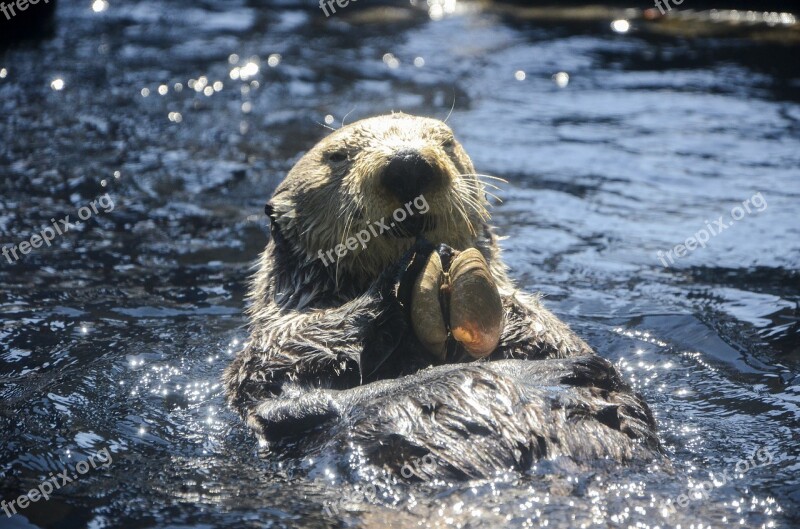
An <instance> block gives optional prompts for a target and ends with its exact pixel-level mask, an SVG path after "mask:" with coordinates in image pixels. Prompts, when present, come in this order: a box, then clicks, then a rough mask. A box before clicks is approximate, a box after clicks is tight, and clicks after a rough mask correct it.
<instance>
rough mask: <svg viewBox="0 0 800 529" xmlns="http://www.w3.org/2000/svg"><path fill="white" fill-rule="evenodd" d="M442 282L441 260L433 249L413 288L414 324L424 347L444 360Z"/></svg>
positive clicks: (445, 337) (445, 333)
mask: <svg viewBox="0 0 800 529" xmlns="http://www.w3.org/2000/svg"><path fill="white" fill-rule="evenodd" d="M443 283H444V272H443V271H442V260H441V259H440V258H439V254H438V253H436V252H433V253H432V254H431V256H430V257H429V258H428V262H427V263H426V264H425V269H424V270H423V271H422V273H420V274H419V275H418V276H417V279H416V280H415V281H414V287H413V289H412V291H411V326H412V328H413V329H414V334H416V335H417V338H419V340H420V342H422V344H423V345H424V346H425V348H426V349H427V350H428V351H429V352H430V353H431V354H433V355H434V356H435V357H437V358H438V359H439V360H441V361H444V359H445V355H446V353H447V349H446V346H445V342H446V341H447V327H446V326H445V322H444V316H442V306H441V303H440V302H439V291H440V290H441V288H442V284H443Z"/></svg>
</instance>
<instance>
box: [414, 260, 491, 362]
mask: <svg viewBox="0 0 800 529" xmlns="http://www.w3.org/2000/svg"><path fill="white" fill-rule="evenodd" d="M410 317H411V325H412V328H413V330H414V333H415V335H416V336H417V338H418V339H419V341H420V342H421V343H422V344H423V345H424V346H425V348H426V349H427V350H428V352H430V353H431V354H432V355H434V356H435V357H436V358H438V359H439V360H440V361H445V360H446V357H447V349H448V347H447V342H448V337H450V338H451V339H452V340H453V341H456V342H458V343H460V344H461V346H462V347H463V349H464V350H465V351H466V352H467V354H468V355H469V356H471V357H472V358H483V357H485V356H487V355H489V354H491V353H492V351H494V350H495V348H496V347H497V344H498V343H499V341H500V335H501V333H502V332H503V319H504V318H503V304H502V301H501V299H500V293H499V292H498V291H497V285H496V284H495V282H494V279H493V278H492V274H491V271H490V270H489V264H488V263H487V262H486V259H484V257H483V255H482V254H481V253H480V252H479V251H478V250H476V249H475V248H470V249H467V250H465V251H463V252H456V251H454V250H452V249H451V248H449V247H446V246H444V245H443V246H442V247H440V248H439V250H438V251H436V252H432V253H431V254H430V256H428V258H427V260H426V262H425V266H424V268H423V269H422V271H421V272H420V273H419V275H418V276H417V278H416V281H415V282H414V285H413V287H412V291H411V308H410Z"/></svg>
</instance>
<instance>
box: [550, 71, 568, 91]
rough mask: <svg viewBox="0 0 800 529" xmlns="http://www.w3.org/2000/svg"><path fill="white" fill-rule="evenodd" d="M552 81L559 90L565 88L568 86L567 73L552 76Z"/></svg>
mask: <svg viewBox="0 0 800 529" xmlns="http://www.w3.org/2000/svg"><path fill="white" fill-rule="evenodd" d="M553 81H554V82H555V83H556V86H557V87H559V88H565V87H566V86H567V85H568V84H569V74H568V73H567V72H558V73H557V74H553Z"/></svg>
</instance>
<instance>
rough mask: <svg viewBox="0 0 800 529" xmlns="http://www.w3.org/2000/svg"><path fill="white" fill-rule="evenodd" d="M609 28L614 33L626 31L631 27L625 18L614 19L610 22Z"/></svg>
mask: <svg viewBox="0 0 800 529" xmlns="http://www.w3.org/2000/svg"><path fill="white" fill-rule="evenodd" d="M611 29H612V30H613V31H614V32H615V33H627V32H628V30H630V29H631V23H630V22H628V21H627V20H625V19H620V20H615V21H614V22H612V23H611Z"/></svg>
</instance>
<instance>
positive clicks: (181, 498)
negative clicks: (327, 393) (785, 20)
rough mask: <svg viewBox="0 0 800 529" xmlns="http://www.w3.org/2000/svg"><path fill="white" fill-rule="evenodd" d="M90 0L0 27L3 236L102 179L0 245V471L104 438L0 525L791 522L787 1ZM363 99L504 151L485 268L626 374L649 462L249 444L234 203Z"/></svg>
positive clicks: (243, 228)
mask: <svg viewBox="0 0 800 529" xmlns="http://www.w3.org/2000/svg"><path fill="white" fill-rule="evenodd" d="M93 5H95V6H96V7H102V3H101V4H100V5H97V2H95V3H94V4H92V2H88V1H87V2H75V1H64V2H61V3H60V4H59V12H58V19H57V27H56V33H55V35H54V36H53V37H52V38H51V39H46V40H43V41H38V42H34V43H29V44H27V45H25V46H23V47H15V48H13V49H10V50H7V51H5V52H3V54H2V55H0V112H2V120H1V121H0V175H2V184H0V186H1V188H2V197H1V198H0V204H2V210H1V211H0V240H2V243H3V245H10V244H17V245H18V244H19V243H20V242H22V241H25V240H28V239H30V237H31V235H33V234H35V233H39V232H40V231H41V230H42V229H43V228H44V227H46V226H50V225H52V223H53V222H57V221H58V219H63V218H64V217H65V216H66V215H69V216H70V218H71V220H72V221H75V220H78V215H79V213H80V208H82V207H85V206H87V205H88V204H90V203H91V202H92V201H93V200H97V199H98V197H101V196H104V195H105V194H106V193H108V196H109V197H110V199H111V200H112V201H113V209H110V210H109V211H105V210H104V209H103V208H99V209H98V211H97V213H94V212H93V213H92V214H91V216H90V217H89V218H87V219H86V220H85V221H82V222H81V224H80V225H74V226H72V227H71V228H70V229H69V231H68V232H67V233H66V234H64V235H63V236H58V237H56V238H55V239H54V240H53V242H52V244H51V246H50V247H42V248H38V249H35V250H33V251H31V252H30V253H29V254H27V255H24V256H22V258H21V259H19V260H18V261H14V262H13V263H10V262H8V260H7V259H6V258H3V259H2V264H1V265H0V280H1V281H2V285H3V288H2V291H0V311H2V316H0V321H2V327H0V360H2V362H0V380H2V386H1V387H2V389H0V398H1V399H2V400H1V401H0V493H1V495H2V498H3V499H5V500H7V501H9V500H11V499H13V498H15V497H17V496H19V495H20V494H21V493H22V492H24V491H27V490H30V489H31V488H34V487H36V486H38V485H39V483H40V482H41V481H42V480H43V479H49V475H50V473H51V472H52V473H53V474H56V473H60V472H61V471H62V469H63V468H65V466H66V467H67V468H69V469H74V468H75V465H76V463H77V462H79V461H82V460H85V459H87V458H88V457H90V456H94V455H96V454H97V453H98V452H99V451H101V450H104V449H107V450H108V453H109V454H110V456H111V462H110V463H109V464H108V465H98V466H97V468H92V469H91V470H89V471H88V472H86V473H85V474H84V475H81V476H79V477H78V479H76V480H75V481H74V482H72V483H68V484H66V485H64V486H63V488H60V489H59V490H57V491H56V492H54V493H53V495H52V498H51V499H50V500H49V501H47V502H44V501H38V502H36V503H33V504H32V505H31V506H29V507H27V508H26V509H22V510H20V511H19V512H20V514H19V515H17V516H15V517H13V518H10V519H9V518H7V517H5V516H4V515H0V526H2V527H19V528H23V527H42V528H51V527H52V528H55V527H58V528H66V527H92V528H103V527H202V528H205V527H223V526H237V527H298V526H303V527H335V526H366V527H375V526H393V527H409V526H411V525H420V526H433V527H439V526H441V527H445V526H447V527H450V526H455V527H501V526H502V527H533V526H537V527H539V526H545V527H582V526H586V527H590V526H599V527H605V526H609V525H612V526H615V525H622V526H636V527H673V526H678V525H680V526H681V527H684V528H685V527H720V526H726V525H728V524H730V525H733V524H737V525H740V526H744V527H761V526H765V527H790V526H792V525H793V524H797V523H798V522H800V519H798V515H797V512H798V508H799V507H800V479H799V478H798V477H797V476H798V475H800V473H799V472H798V471H799V470H800V465H798V461H797V456H798V453H799V452H800V449H798V447H799V446H800V429H799V427H800V410H798V405H799V404H800V376H799V375H798V373H799V372H800V371H798V363H800V330H799V329H800V324H798V304H799V303H800V280H799V278H798V267H799V266H800V238H798V231H799V230H798V226H800V224H798V222H797V214H798V211H800V179H799V178H798V176H800V175H798V167H800V75H798V62H797V59H796V57H797V45H796V42H794V41H792V40H791V39H789V40H788V41H787V40H785V39H784V37H783V36H781V37H780V38H777V37H776V38H771V36H774V35H776V34H780V32H783V33H786V32H789V34H790V35H791V31H796V28H795V29H794V30H793V29H791V28H792V27H794V26H791V27H789V26H780V25H779V26H771V27H770V26H766V25H761V26H758V25H756V26H752V27H750V26H748V27H750V29H747V31H744V32H742V31H740V32H739V33H741V34H739V33H736V32H734V34H732V35H730V34H722V35H718V36H714V35H713V33H714V32H711V33H712V34H711V35H709V34H708V33H709V32H708V31H706V32H705V33H703V31H694V32H695V33H698V34H699V36H689V35H687V34H686V32H685V31H677V34H676V31H675V30H673V29H670V28H672V26H668V25H666V24H661V25H658V24H654V23H647V22H645V21H644V20H643V19H642V18H641V17H642V13H640V12H630V13H628V14H627V18H626V20H629V26H628V31H624V32H620V30H622V29H625V25H624V24H619V23H617V24H615V25H614V26H613V28H612V24H611V22H612V20H614V19H616V18H619V15H618V14H617V13H613V12H605V11H601V12H600V13H599V14H597V13H595V14H593V15H592V16H588V17H586V18H585V20H584V21H582V22H575V21H574V19H575V13H566V14H565V16H564V17H562V18H561V19H559V18H558V17H554V16H551V15H547V16H543V15H542V14H541V13H531V12H526V11H525V10H519V9H518V8H514V7H510V6H505V5H504V6H500V7H496V6H492V5H491V4H483V3H481V4H477V3H470V2H458V3H457V5H456V9H455V11H454V12H446V10H445V9H442V10H441V12H439V11H431V12H430V13H429V12H426V11H424V10H421V9H412V8H405V7H403V8H384V7H380V8H376V9H365V8H363V7H362V6H361V5H359V6H356V7H354V8H353V9H351V8H350V7H348V8H347V9H348V10H350V11H348V12H346V11H344V10H343V11H341V12H339V13H337V14H336V15H333V16H331V17H330V18H328V19H326V18H325V17H324V16H322V15H320V13H319V12H318V10H317V9H316V8H314V7H313V6H312V7H309V5H307V4H304V3H301V2H292V1H281V2H278V1H275V2H247V1H242V0H238V1H229V2H225V3H224V4H223V3H219V2H217V3H214V2H199V3H198V2H189V1H188V0H173V1H169V2H158V3H156V2H152V1H144V0H142V1H130V2H124V3H122V2H111V3H110V5H107V6H106V9H103V10H100V11H99V12H95V11H94V10H93V9H92V6H93ZM448 5H450V4H448ZM431 14H433V15H434V16H433V18H432V17H431V16H430V15H431ZM623 14H624V13H623ZM440 15H441V16H440ZM387 21H388V22H387ZM681 24H685V25H687V26H688V25H689V24H700V27H701V29H702V28H705V27H709V26H708V25H707V24H706V25H702V24H701V23H699V22H696V21H685V22H682V23H680V24H675V25H677V26H678V27H679V28H681V27H683V26H681ZM692 27H694V26H692ZM713 27H714V28H717V27H718V26H713ZM787 27H789V29H787ZM614 28H616V30H615V29H614ZM665 28H666V29H665ZM667 29H669V31H667ZM737 31H738V30H737ZM717 33H719V32H717ZM723 33H725V32H723ZM754 35H755V36H754ZM759 35H760V36H759ZM765 35H766V37H765ZM781 35H782V34H781ZM779 36H780V35H779ZM564 74H566V75H567V76H568V79H567V76H565V75H564ZM392 110H394V111H404V112H408V113H416V114H423V115H428V116H433V117H438V118H441V119H444V118H445V117H448V116H449V118H448V123H449V124H450V125H451V126H452V127H453V128H454V130H455V131H456V134H457V136H458V137H459V139H460V140H461V141H462V143H463V144H464V146H465V148H466V149H467V151H468V152H469V153H470V154H471V156H472V158H473V160H474V162H475V165H476V167H477V168H478V169H479V171H481V172H483V173H488V174H492V175H497V176H500V177H503V178H505V179H507V180H508V183H507V184H501V189H500V190H498V191H496V194H497V195H498V196H499V197H500V198H502V200H503V201H502V203H499V202H497V204H496V206H495V207H494V210H493V213H494V222H495V224H496V225H497V226H498V230H499V232H500V233H502V234H504V235H507V236H508V239H506V240H505V241H503V243H502V244H503V247H504V250H505V258H506V260H507V262H508V264H509V265H510V267H511V269H512V274H513V275H514V277H515V278H516V279H517V280H518V281H519V283H520V285H521V286H522V287H524V288H526V289H529V290H535V291H540V292H542V293H543V294H544V295H545V296H546V303H547V305H548V306H549V307H550V308H552V309H553V310H554V311H556V312H557V313H558V314H559V315H560V316H561V317H563V318H564V319H565V320H567V321H568V322H569V323H570V324H571V325H572V326H573V327H574V328H575V329H576V330H577V332H578V333H579V334H580V335H581V336H583V337H585V338H586V339H587V340H588V341H589V342H590V343H591V345H592V346H593V347H594V348H595V349H596V350H597V351H598V353H599V354H601V355H603V356H605V357H607V358H610V359H611V360H612V361H613V362H615V363H616V364H617V365H618V366H619V367H620V369H621V370H622V371H623V372H624V373H625V375H626V377H627V378H628V379H629V380H630V381H631V382H632V383H633V385H634V386H635V387H636V388H637V389H638V390H639V391H641V392H642V393H643V394H644V396H645V398H646V399H647V401H648V402H649V403H650V404H651V406H652V408H653V411H654V413H655V415H656V417H657V420H658V423H659V427H660V435H661V439H662V441H663V443H664V446H665V448H666V450H667V452H668V455H669V458H670V460H671V465H666V466H664V465H657V464H652V465H641V466H635V467H621V468H620V467H616V466H614V465H608V466H607V467H605V466H603V465H591V466H588V465H576V464H575V463H571V462H569V461H547V462H543V463H541V464H539V465H537V466H536V468H535V469H534V470H533V471H532V472H531V473H530V474H529V475H525V476H520V475H515V474H508V475H500V476H498V477H497V479H495V480H490V481H485V482H484V481H482V482H472V483H419V484H413V485H409V484H403V483H397V482H396V481H393V480H391V479H389V478H387V477H386V476H383V475H382V474H381V473H380V472H379V471H378V470H377V469H373V468H369V467H367V466H364V465H360V464H359V463H358V462H357V461H355V462H354V464H353V466H352V468H350V469H342V468H340V467H338V466H336V465H334V464H333V462H331V461H329V460H326V459H325V457H321V458H317V459H312V460H309V461H304V462H302V463H301V464H299V465H295V466H292V467H286V466H282V465H278V464H277V463H276V462H274V461H271V460H270V459H269V458H268V457H263V456H264V454H259V453H258V447H257V446H256V443H255V440H254V438H253V437H251V436H250V434H249V433H248V432H247V430H246V428H245V427H244V426H243V425H242V424H241V423H240V421H239V420H238V418H237V417H235V416H234V414H232V413H231V412H230V411H229V410H227V409H226V408H225V405H224V400H223V392H222V387H221V385H220V375H221V372H222V370H223V369H224V367H225V366H226V365H227V363H228V362H229V361H230V360H231V358H232V355H233V354H235V352H236V350H237V348H238V347H239V344H240V341H241V340H243V339H245V337H246V332H245V330H244V328H243V325H244V324H245V319H244V317H243V315H242V308H243V306H244V301H243V297H244V293H245V292H246V289H247V277H248V274H249V273H250V272H251V268H250V267H251V264H252V261H253V259H254V258H255V257H256V255H257V253H258V252H259V251H260V250H261V249H262V248H263V246H264V244H265V242H266V234H267V230H266V222H265V219H264V217H263V214H262V211H263V204H264V202H265V200H266V199H267V197H268V196H269V195H270V194H271V192H272V190H273V189H274V188H275V186H276V184H277V183H278V182H279V181H280V179H281V178H282V176H283V175H284V174H285V173H286V171H287V170H288V169H289V168H290V167H291V165H292V163H293V161H294V160H296V159H297V157H298V156H299V155H300V154H301V153H302V152H303V151H304V150H305V149H307V148H309V147H310V146H311V145H312V144H313V143H314V142H315V141H317V140H318V139H319V138H321V137H322V136H323V135H324V134H326V132H327V127H333V128H336V127H338V126H341V123H342V121H343V120H346V122H348V123H349V122H352V121H354V120H356V119H358V118H361V117H366V116H370V115H375V114H379V113H385V112H389V111H392ZM759 194H760V195H759ZM758 197H760V198H758ZM748 200H749V201H750V202H748V204H749V205H750V212H749V213H746V214H745V215H744V216H742V218H740V219H739V220H736V221H732V219H731V214H732V210H733V208H735V207H737V206H739V207H741V206H742V203H743V202H745V201H748ZM757 205H763V207H756V206H757ZM106 209H109V208H106ZM734 213H735V214H737V213H736V212H734ZM720 217H723V219H722V220H723V222H724V223H725V224H726V225H730V226H729V227H727V228H726V229H724V230H723V231H721V232H720V233H719V234H718V235H714V236H712V237H709V240H708V241H707V242H706V243H705V247H698V248H696V249H695V250H693V251H691V252H689V253H688V255H685V256H683V257H680V258H675V259H674V262H673V263H672V264H671V265H670V266H669V267H664V266H663V265H662V261H661V259H660V258H659V256H658V252H659V251H661V252H667V251H669V250H671V249H673V248H674V247H675V245H677V244H683V243H685V241H686V239H687V238H689V237H692V236H694V235H695V234H696V233H698V232H699V230H702V229H707V228H706V226H707V223H708V224H709V225H712V226H713V225H714V221H716V220H719V218H720ZM51 219H54V220H52V221H51ZM662 255H663V254H662ZM673 255H674V254H673ZM666 262H668V263H669V261H666ZM759 450H760V452H759ZM759 454H760V456H764V457H760V456H759V457H758V458H757V457H756V456H757V455H759ZM767 454H768V455H769V457H766V455H767ZM259 455H261V456H262V457H259ZM751 458H752V459H751ZM726 472H727V476H728V477H729V478H730V479H727V478H725V479H723V476H725V473H726ZM712 475H713V477H714V479H715V480H716V483H718V484H719V485H720V486H716V485H715V486H713V487H710V490H708V489H707V490H706V491H705V492H698V489H697V488H698V487H702V485H703V482H705V481H707V480H709V479H710V477H711V476H712ZM723 481H725V483H723ZM366 485H374V486H375V489H371V488H369V489H367V491H368V492H369V491H372V490H375V491H377V492H378V497H377V498H376V499H373V498H371V494H370V493H368V494H366V495H365V494H364V492H363V490H364V487H365V486H366ZM700 490H701V491H702V489H700ZM684 494H686V495H687V496H688V497H689V499H688V500H687V501H686V502H684V504H685V505H684V506H681V507H677V508H675V509H669V508H665V507H664V506H665V505H666V502H668V501H670V500H672V501H673V502H675V501H677V499H678V498H679V497H680V496H681V495H684ZM326 506H327V507H328V508H327V509H326V508H325V507H326Z"/></svg>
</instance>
